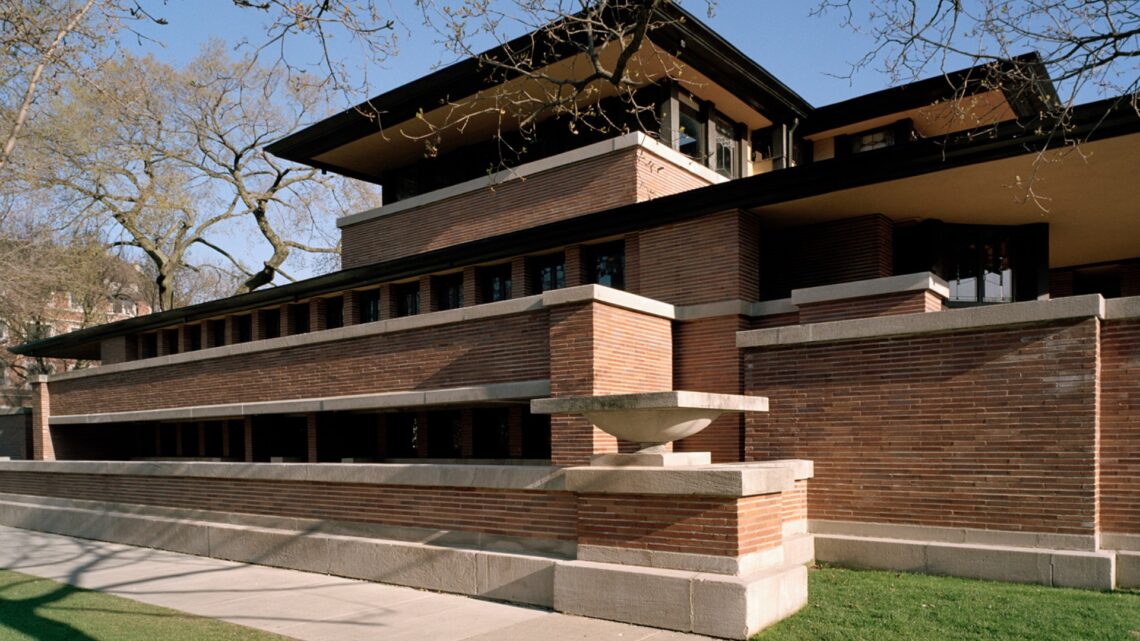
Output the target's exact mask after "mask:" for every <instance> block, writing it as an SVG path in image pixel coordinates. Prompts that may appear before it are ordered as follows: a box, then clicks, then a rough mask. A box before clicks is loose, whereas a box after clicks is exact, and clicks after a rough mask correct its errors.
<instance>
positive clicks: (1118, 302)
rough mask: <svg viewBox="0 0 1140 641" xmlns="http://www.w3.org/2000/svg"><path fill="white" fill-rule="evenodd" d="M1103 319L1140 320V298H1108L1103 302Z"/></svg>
mask: <svg viewBox="0 0 1140 641" xmlns="http://www.w3.org/2000/svg"><path fill="white" fill-rule="evenodd" d="M1104 306H1105V317H1106V318H1107V319H1108V320H1127V319H1130V318H1140V296H1129V297H1128V298H1110V299H1108V300H1106V301H1104Z"/></svg>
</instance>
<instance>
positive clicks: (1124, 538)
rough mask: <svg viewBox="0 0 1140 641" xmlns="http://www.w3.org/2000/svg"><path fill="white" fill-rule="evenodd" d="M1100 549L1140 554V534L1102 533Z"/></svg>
mask: <svg viewBox="0 0 1140 641" xmlns="http://www.w3.org/2000/svg"><path fill="white" fill-rule="evenodd" d="M1100 547H1102V548H1104V549H1106V550H1125V551H1128V552H1140V534H1122V533H1117V532H1104V533H1102V534H1101V535H1100Z"/></svg>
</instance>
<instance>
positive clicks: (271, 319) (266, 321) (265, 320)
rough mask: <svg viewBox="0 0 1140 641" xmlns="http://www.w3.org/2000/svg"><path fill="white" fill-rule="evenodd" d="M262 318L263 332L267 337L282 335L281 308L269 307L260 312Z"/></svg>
mask: <svg viewBox="0 0 1140 641" xmlns="http://www.w3.org/2000/svg"><path fill="white" fill-rule="evenodd" d="M259 313H260V314H261V318H259V319H258V320H260V321H261V334H262V336H264V337H265V338H277V337H279V336H281V310H279V309H267V310H265V311H263V312H259Z"/></svg>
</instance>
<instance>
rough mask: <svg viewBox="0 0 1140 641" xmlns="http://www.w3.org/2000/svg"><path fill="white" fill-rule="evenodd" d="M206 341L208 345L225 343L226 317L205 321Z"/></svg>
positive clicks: (214, 345)
mask: <svg viewBox="0 0 1140 641" xmlns="http://www.w3.org/2000/svg"><path fill="white" fill-rule="evenodd" d="M206 343H207V345H209V346H210V347H218V346H219V345H225V344H226V319H224V318H218V319H214V320H211V321H206Z"/></svg>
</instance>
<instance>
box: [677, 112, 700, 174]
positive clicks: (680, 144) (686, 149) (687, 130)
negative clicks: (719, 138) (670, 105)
mask: <svg viewBox="0 0 1140 641" xmlns="http://www.w3.org/2000/svg"><path fill="white" fill-rule="evenodd" d="M677 113H678V114H679V115H680V118H679V119H678V120H679V125H680V126H679V128H678V130H677V142H676V149H677V151H679V152H681V153H683V154H685V155H686V156H688V157H689V158H692V159H694V160H697V161H699V162H702V163H703V162H704V159H705V156H706V155H707V154H708V152H707V151H706V148H705V123H704V119H702V118H701V115H700V112H699V111H698V110H697V109H696V108H695V107H692V106H690V105H688V104H686V103H685V102H680V103H679V106H678V108H677Z"/></svg>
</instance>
